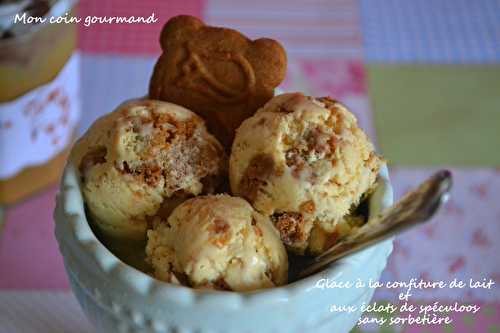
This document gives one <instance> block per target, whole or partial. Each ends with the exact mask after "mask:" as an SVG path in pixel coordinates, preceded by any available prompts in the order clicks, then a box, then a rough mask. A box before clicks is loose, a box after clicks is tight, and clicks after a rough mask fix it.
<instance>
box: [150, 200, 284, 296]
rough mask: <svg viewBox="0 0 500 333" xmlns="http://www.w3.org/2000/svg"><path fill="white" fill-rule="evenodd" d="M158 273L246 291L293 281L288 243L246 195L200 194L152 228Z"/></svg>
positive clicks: (196, 284)
mask: <svg viewBox="0 0 500 333" xmlns="http://www.w3.org/2000/svg"><path fill="white" fill-rule="evenodd" d="M146 256H147V260H148V261H149V262H150V264H151V265H152V267H153V268H154V275H155V277H156V278H158V279H160V280H163V281H167V282H177V283H179V282H180V283H182V284H186V285H189V286H191V287H194V288H210V289H219V290H233V291H245V290H255V289H261V288H269V287H274V286H279V285H283V284H285V283H286V282H287V272H288V260H287V254H286V250H285V247H284V246H283V244H282V242H281V240H280V237H279V234H278V232H277V231H276V229H275V228H274V227H273V225H272V224H271V222H270V221H269V218H267V217H265V216H263V215H261V214H259V213H257V212H256V211H255V210H254V209H253V208H252V206H250V204H248V203H247V202H246V201H245V200H243V199H241V198H236V197H231V196H228V195H209V196H199V197H196V198H193V199H189V200H187V201H185V202H184V203H182V204H181V205H179V206H178V207H177V208H176V209H175V210H174V211H173V212H172V214H171V215H170V217H169V218H168V220H165V219H160V218H158V219H157V220H156V221H155V223H154V226H153V229H152V230H149V231H148V242H147V246H146Z"/></svg>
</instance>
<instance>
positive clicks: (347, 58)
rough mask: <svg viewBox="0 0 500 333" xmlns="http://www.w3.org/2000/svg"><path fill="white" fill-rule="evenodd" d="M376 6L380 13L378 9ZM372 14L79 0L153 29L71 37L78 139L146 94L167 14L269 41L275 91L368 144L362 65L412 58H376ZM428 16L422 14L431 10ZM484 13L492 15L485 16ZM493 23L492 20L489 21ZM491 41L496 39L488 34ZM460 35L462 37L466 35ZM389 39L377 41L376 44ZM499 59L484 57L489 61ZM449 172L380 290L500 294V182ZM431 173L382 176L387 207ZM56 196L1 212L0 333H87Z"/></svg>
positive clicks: (337, 0)
mask: <svg viewBox="0 0 500 333" xmlns="http://www.w3.org/2000/svg"><path fill="white" fill-rule="evenodd" d="M446 1H449V0H446ZM486 1H489V0H486ZM493 2H494V1H493ZM377 3H379V6H380V7H382V6H384V4H383V2H381V1H377ZM489 3H491V1H489ZM400 4H401V3H400V2H397V1H393V0H391V1H388V2H387V4H386V5H388V6H390V8H391V10H392V11H396V10H397V8H399V7H398V5H400ZM404 4H405V6H402V7H401V8H402V10H405V11H410V12H411V10H410V9H408V8H410V7H408V6H412V4H411V2H409V1H404ZM463 5H464V6H465V5H466V4H465V3H464V4H463ZM371 6H373V3H370V1H369V0H364V1H361V2H360V3H358V1H356V0H311V1H307V2H305V1H299V0H290V1H286V0H277V1H269V0H253V1H246V0H234V1H233V0H169V1H163V0H147V1H133V0H106V1H99V0H82V1H81V2H80V5H79V15H80V16H85V15H100V16H104V15H106V16H129V15H136V16H149V15H151V14H152V13H153V12H154V14H155V16H156V17H157V18H158V19H159V21H158V23H157V24H151V25H126V24H119V25H94V26H91V27H88V28H87V27H84V26H81V27H80V42H79V43H80V53H81V56H82V71H81V79H82V89H83V91H82V93H83V110H84V111H83V112H84V115H83V119H82V121H81V131H84V130H85V129H86V128H87V127H88V126H89V125H90V123H91V122H92V121H93V120H94V119H95V118H96V117H98V116H100V115H102V114H104V113H107V112H109V111H111V110H112V109H113V108H114V107H115V106H117V105H118V104H119V103H120V102H121V101H123V100H125V99H128V98H131V97H137V96H142V95H144V94H145V93H146V91H147V85H148V80H149V76H150V74H151V71H152V67H153V65H154V62H155V60H156V57H157V56H158V54H159V52H160V48H159V45H158V35H159V31H160V30H161V27H162V24H163V23H164V22H165V21H166V20H167V19H168V18H170V17H172V16H174V15H177V14H191V15H196V16H198V17H201V18H203V19H204V20H205V21H207V22H208V23H210V24H215V25H222V26H231V27H234V28H236V29H239V30H241V31H243V32H244V33H246V34H248V35H249V36H251V37H261V36H266V37H272V38H277V39H279V40H280V41H281V42H282V43H283V44H284V46H285V48H286V49H287V52H288V56H289V70H288V76H287V78H286V80H285V82H284V83H283V85H282V88H283V89H285V90H301V91H306V92H308V91H309V92H311V93H314V94H315V95H331V96H333V97H335V98H338V99H340V100H342V101H343V102H344V103H345V104H347V105H348V106H349V107H350V108H351V109H352V110H353V112H354V113H355V114H356V116H357V117H358V119H359V122H360V124H361V126H362V127H363V128H364V129H365V130H366V132H367V133H368V135H369V136H370V137H371V138H372V139H373V140H374V141H375V142H376V132H375V129H374V126H373V114H372V113H373V110H371V107H370V100H369V94H368V92H369V90H368V87H367V85H366V81H367V78H366V71H365V63H366V61H372V60H373V61H383V59H387V61H388V62H389V61H392V62H393V61H398V59H399V60H401V59H403V60H404V55H407V54H411V50H410V51H408V50H407V49H406V47H407V46H404V47H403V48H402V50H403V51H400V54H399V55H398V54H394V53H391V56H390V57H389V56H386V57H385V58H384V54H383V52H382V51H383V50H381V49H378V48H377V47H378V45H379V44H377V43H376V42H375V41H373V38H375V37H374V36H375V35H376V34H375V32H370V31H366V29H371V28H370V27H373V26H376V25H377V24H379V25H380V24H383V22H380V20H378V19H377V18H374V17H370V13H372V12H379V11H382V9H380V8H378V9H377V10H375V9H371V8H372V7H371ZM429 6H432V4H431V3H430V2H429ZM403 7H404V8H403ZM483 7H484V8H490V5H488V6H487V5H484V6H483ZM492 8H496V7H492ZM478 15H479V14H478ZM488 15H494V14H491V13H489V14H488ZM496 15H497V16H495V17H498V13H497V14H496ZM488 17H489V16H488ZM499 21H500V19H499ZM398 22H399V21H398ZM403 23H404V22H403ZM403 23H401V22H399V23H398V24H403ZM436 24H437V23H436ZM431 26H432V25H431ZM403 32H404V31H403ZM403 32H402V33H403ZM487 32H488V31H487ZM378 33H379V34H380V33H381V32H378ZM387 33H389V32H387ZM488 33H489V32H488ZM493 33H496V34H497V36H498V31H496V32H493ZM384 36H387V35H384ZM398 36H399V35H398ZM464 36H465V37H464V38H469V37H467V36H468V35H467V34H465V35H464ZM380 38H385V37H380ZM454 38H455V37H454ZM394 40H396V39H394V38H392V39H391V38H389V37H387V38H386V39H384V41H385V42H386V43H391V42H392V41H394ZM499 40H500V39H499ZM397 45H399V46H401V45H402V44H400V43H399V44H397ZM405 45H406V44H405ZM467 45H468V44H467ZM499 45H500V44H499ZM393 46H394V45H393ZM488 52H489V51H488ZM498 54H500V53H498ZM498 54H495V55H494V56H485V57H483V58H484V59H486V60H489V61H492V59H493V60H494V59H495V57H497V56H498ZM483 58H481V57H478V59H483ZM395 59H396V60H395ZM460 59H462V60H464V59H465V60H467V59H468V58H467V57H466V56H465V57H462V58H460ZM462 60H461V61H462ZM419 61H426V59H425V57H424V58H422V59H420V60H419ZM452 170H453V172H454V175H455V188H454V190H453V196H452V199H451V201H450V203H449V204H448V205H447V206H446V209H444V210H443V211H442V212H441V213H440V215H439V216H438V217H437V218H436V221H435V222H434V223H432V224H430V225H428V226H426V227H424V228H420V229H418V230H415V231H412V232H410V233H408V234H406V235H403V236H401V237H398V238H397V239H396V241H395V250H394V253H393V255H392V256H391V259H390V262H389V265H388V269H387V270H386V272H385V273H384V278H385V279H409V278H411V277H422V278H425V279H431V280H439V279H442V280H446V279H450V278H453V277H460V278H470V277H473V278H480V277H483V276H484V277H486V276H488V277H492V278H494V279H496V281H497V283H500V265H498V263H499V262H498V260H496V259H495V258H496V256H497V254H498V253H500V246H499V245H498V242H497V238H498V236H499V235H500V208H499V205H498V204H497V202H498V197H499V196H500V173H499V171H498V170H494V169H485V168H478V169H464V168H458V167H452ZM432 171H433V170H432V169H428V168H399V167H397V166H396V167H394V168H392V169H391V174H392V181H393V184H394V186H395V190H396V191H395V192H396V196H397V197H400V196H401V195H402V194H403V193H404V192H405V191H407V190H408V189H410V188H411V187H412V186H415V185H416V184H417V183H418V182H420V181H421V180H423V179H424V178H425V177H426V176H427V175H429V174H430V173H431V172H432ZM56 192H57V189H56V187H52V188H50V189H48V190H46V191H44V192H43V193H40V194H38V195H36V196H34V197H32V198H30V199H28V200H26V201H24V202H22V203H19V204H18V205H15V206H12V207H8V208H7V210H6V213H5V221H6V222H5V226H4V230H3V233H2V234H1V239H0V333H11V332H28V333H29V332H92V329H91V327H90V326H89V324H88V323H87V322H86V320H85V319H84V318H83V315H82V313H81V311H80V310H79V307H78V306H77V304H76V302H75V300H74V298H73V296H72V295H71V294H70V293H69V284H68V281H67V279H66V275H65V272H64V268H63V265H62V258H61V257H60V255H59V253H58V249H57V245H56V241H55V238H54V235H53V228H54V225H53V221H52V210H53V208H54V197H55V194H56ZM450 230H454V233H453V234H452V233H450V232H449V231H450ZM422 244H426V246H422ZM495 262H496V263H497V264H496V265H495V264H494V263H495ZM377 297H378V298H379V299H393V298H394V297H395V295H394V294H391V293H389V292H381V293H378V294H377ZM436 298H439V299H443V300H451V299H461V300H463V301H478V302H482V303H484V304H493V305H494V306H496V304H498V302H499V301H500V292H499V289H498V288H497V289H495V290H494V291H493V292H491V291H490V292H489V293H483V292H465V291H464V292H463V293H453V294H450V293H449V292H445V291H442V292H441V293H437V294H436V293H435V294H422V295H420V296H419V300H421V301H430V300H433V299H436ZM27 313H30V314H31V315H30V318H31V320H26V318H27V316H26V314H27ZM498 323H499V322H498V321H496V323H494V325H498ZM488 325H489V324H488ZM492 325H493V324H491V325H489V326H488V327H487V328H484V330H482V329H480V330H476V331H475V332H487V329H490V327H494V326H492ZM485 327H486V326H485ZM435 331H439V328H438V329H436V330H435ZM411 332H420V331H416V330H413V331H411ZM456 332H462V330H457V331H456ZM463 332H465V331H463ZM491 332H493V331H491Z"/></svg>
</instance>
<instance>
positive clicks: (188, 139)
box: [70, 100, 227, 239]
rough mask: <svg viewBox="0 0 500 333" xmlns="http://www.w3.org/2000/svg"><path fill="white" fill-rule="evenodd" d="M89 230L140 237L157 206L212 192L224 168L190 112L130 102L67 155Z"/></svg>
mask: <svg viewBox="0 0 500 333" xmlns="http://www.w3.org/2000/svg"><path fill="white" fill-rule="evenodd" d="M70 160H71V161H72V162H73V164H74V165H75V166H76V167H77V169H78V171H79V173H80V177H81V188H82V192H83V195H84V198H85V202H86V204H87V207H88V210H89V213H90V216H91V217H92V221H93V222H94V224H95V225H97V227H98V228H99V229H100V230H101V231H102V232H103V233H104V234H105V235H106V236H111V237H125V238H130V239H144V238H145V236H146V228H147V225H148V220H149V219H150V217H151V216H154V215H156V214H157V212H158V210H159V209H160V207H162V211H163V212H164V213H165V212H166V213H168V212H169V211H171V210H172V209H173V208H174V207H175V206H176V205H178V204H179V203H181V202H182V201H184V200H186V199H187V198H189V197H192V196H195V195H199V194H203V193H211V192H213V191H214V188H215V187H216V186H217V184H218V183H219V182H220V180H221V178H222V177H223V175H224V173H225V171H226V170H227V159H226V157H225V155H224V150H223V148H222V146H221V145H220V143H219V142H218V141H217V140H216V139H215V138H214V137H213V136H212V135H211V134H210V133H208V132H207V130H206V128H205V124H204V122H203V120H202V119H201V118H200V117H199V116H197V115H196V114H194V113H192V112H191V111H189V110H187V109H185V108H183V107H180V106H177V105H174V104H171V103H166V102H160V101H153V100H135V101H129V102H126V103H124V104H122V105H121V106H119V107H118V109H117V110H115V111H114V112H112V113H110V114H108V115H106V116H104V117H102V118H100V119H98V120H97V121H96V122H95V123H94V124H93V125H92V126H91V128H90V129H89V130H88V131H87V132H86V133H85V135H84V136H83V137H82V138H81V139H79V140H78V141H77V142H76V144H75V146H74V148H73V150H72V153H71V156H70Z"/></svg>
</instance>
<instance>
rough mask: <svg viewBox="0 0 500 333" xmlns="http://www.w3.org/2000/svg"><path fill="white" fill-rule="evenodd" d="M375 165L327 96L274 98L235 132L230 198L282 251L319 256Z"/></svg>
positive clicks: (352, 124)
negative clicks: (255, 216) (260, 219)
mask: <svg viewBox="0 0 500 333" xmlns="http://www.w3.org/2000/svg"><path fill="white" fill-rule="evenodd" d="M381 163H382V160H381V158H380V157H379V156H378V155H377V154H376V153H375V151H374V147H373V145H372V143H371V142H370V140H369V138H368V137H367V136H366V134H365V133H364V132H363V131H362V130H361V129H360V128H359V126H358V124H357V121H356V118H355V116H354V115H353V114H352V113H351V112H349V111H348V110H347V108H346V107H345V106H343V105H342V104H340V103H338V102H337V101H335V100H332V99H330V98H328V97H324V98H313V97H309V96H305V95H303V94H301V93H290V94H282V95H278V96H276V97H274V98H273V99H272V100H270V101H269V102H268V103H267V104H266V105H265V106H264V107H263V108H261V109H259V110H258V111H257V113H256V114H255V115H254V116H252V117H250V118H248V119H247V120H245V121H244V122H243V123H242V125H241V126H240V127H239V128H238V130H237V132H236V137H235V140H234V143H233V147H232V151H231V157H230V162H229V176H230V183H231V190H232V192H233V194H235V195H239V196H242V197H244V198H246V199H247V200H248V201H249V202H250V203H251V204H252V205H253V206H254V207H255V209H257V210H258V211H259V212H261V213H262V214H264V215H266V216H269V217H270V218H271V220H272V221H273V222H274V224H275V226H276V227H277V229H278V230H279V231H280V234H281V238H282V240H283V241H284V243H285V244H286V246H287V247H288V248H289V249H290V250H292V251H294V252H296V253H299V254H303V253H304V252H306V251H308V252H312V253H319V252H321V251H323V250H324V249H325V248H324V247H325V244H329V245H331V244H332V242H331V241H330V240H329V239H328V238H329V237H330V238H331V237H333V238H335V237H337V236H336V234H337V230H336V229H337V227H338V226H339V223H341V221H343V219H344V218H345V217H346V216H348V215H349V213H351V212H352V211H353V210H354V209H355V207H356V206H357V205H358V204H359V202H360V200H361V199H362V197H363V196H364V195H366V194H367V193H368V192H369V191H370V190H371V189H372V188H373V187H374V184H375V180H376V176H377V173H378V171H379V168H380V166H381Z"/></svg>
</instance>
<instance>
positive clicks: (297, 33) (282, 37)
mask: <svg viewBox="0 0 500 333" xmlns="http://www.w3.org/2000/svg"><path fill="white" fill-rule="evenodd" d="M205 19H206V20H207V22H208V23H210V24H214V25H220V26H229V27H232V28H235V29H238V30H240V31H242V32H244V33H245V34H247V35H248V36H250V37H252V38H258V37H271V38H275V39H278V40H279V41H281V42H282V43H283V45H284V47H285V48H286V50H287V53H288V55H289V56H290V57H291V58H295V57H301V58H332V57H334V58H351V59H352V58H361V57H362V54H363V48H362V37H361V29H360V23H359V9H358V5H357V2H356V1H351V0H330V1H329V0H312V1H308V2H307V3H306V2H304V1H299V0H291V1H287V0H278V1H268V0H255V1H246V0H235V1H232V0H208V1H207V4H206V9H205Z"/></svg>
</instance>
